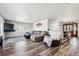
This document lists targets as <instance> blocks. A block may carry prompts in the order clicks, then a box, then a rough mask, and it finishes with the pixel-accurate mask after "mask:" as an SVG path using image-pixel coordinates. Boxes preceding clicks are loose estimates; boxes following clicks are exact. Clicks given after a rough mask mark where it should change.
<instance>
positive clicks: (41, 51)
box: [0, 38, 79, 56]
mask: <svg viewBox="0 0 79 59" xmlns="http://www.w3.org/2000/svg"><path fill="white" fill-rule="evenodd" d="M78 55H79V39H77V38H72V39H70V41H69V42H66V43H64V44H62V45H60V46H58V47H55V48H54V47H52V48H49V47H47V46H46V45H45V44H44V43H43V42H33V41H31V40H30V39H29V40H26V41H20V42H16V43H8V44H6V47H5V48H4V49H0V56H78Z"/></svg>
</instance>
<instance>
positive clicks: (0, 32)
mask: <svg viewBox="0 0 79 59" xmlns="http://www.w3.org/2000/svg"><path fill="white" fill-rule="evenodd" d="M2 35H3V36H4V19H3V18H2V17H1V16H0V36H2Z"/></svg>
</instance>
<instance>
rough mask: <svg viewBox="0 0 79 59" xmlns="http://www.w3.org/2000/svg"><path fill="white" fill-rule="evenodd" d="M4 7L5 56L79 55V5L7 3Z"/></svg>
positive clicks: (0, 19) (0, 34)
mask: <svg viewBox="0 0 79 59" xmlns="http://www.w3.org/2000/svg"><path fill="white" fill-rule="evenodd" d="M0 8H1V10H0V14H1V16H0V48H1V50H0V52H1V53H0V55H1V56H43V55H44V56H54V55H56V56H63V55H65V56H67V55H68V56H71V55H79V54H78V42H79V41H78V37H79V31H78V29H79V25H78V24H79V20H78V19H79V18H78V14H79V13H78V9H79V4H70V3H69V4H66V3H64V4H62V3H61V4H59V3H55V4H53V3H50V4H48V3H45V4H44V3H39V4H36V3H34V4H33V3H29V4H28V3H23V4H22V3H20V4H19V3H13V4H9V3H3V4H0ZM72 42H73V44H72ZM74 47H75V50H74ZM71 48H72V49H71ZM76 48H77V49H76ZM4 50H5V51H4ZM73 50H74V52H73ZM19 51H20V52H19ZM6 52H7V53H6ZM75 52H77V54H75Z"/></svg>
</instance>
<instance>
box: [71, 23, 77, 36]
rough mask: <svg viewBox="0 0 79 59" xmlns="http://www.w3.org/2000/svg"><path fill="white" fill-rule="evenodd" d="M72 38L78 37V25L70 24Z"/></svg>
mask: <svg viewBox="0 0 79 59" xmlns="http://www.w3.org/2000/svg"><path fill="white" fill-rule="evenodd" d="M72 37H78V23H73V24H72Z"/></svg>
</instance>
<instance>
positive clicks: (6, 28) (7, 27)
mask: <svg viewBox="0 0 79 59" xmlns="http://www.w3.org/2000/svg"><path fill="white" fill-rule="evenodd" d="M13 31H15V30H14V24H10V23H4V32H13Z"/></svg>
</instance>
